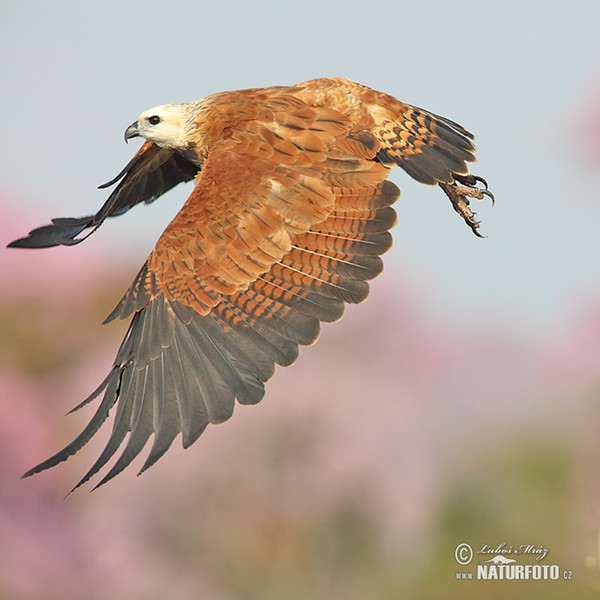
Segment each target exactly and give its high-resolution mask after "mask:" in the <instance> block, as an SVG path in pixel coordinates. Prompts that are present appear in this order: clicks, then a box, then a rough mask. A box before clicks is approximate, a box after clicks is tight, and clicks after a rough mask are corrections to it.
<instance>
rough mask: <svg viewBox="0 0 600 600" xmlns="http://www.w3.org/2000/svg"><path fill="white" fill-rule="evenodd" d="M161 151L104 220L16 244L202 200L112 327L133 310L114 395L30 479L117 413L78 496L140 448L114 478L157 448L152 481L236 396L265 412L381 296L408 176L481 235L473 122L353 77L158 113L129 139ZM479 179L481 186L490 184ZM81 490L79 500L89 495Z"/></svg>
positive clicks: (98, 217) (122, 181)
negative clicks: (328, 334)
mask: <svg viewBox="0 0 600 600" xmlns="http://www.w3.org/2000/svg"><path fill="white" fill-rule="evenodd" d="M134 137H142V138H144V139H145V140H146V141H145V143H144V144H143V145H142V147H141V148H140V150H139V151H138V152H137V154H136V155H135V156H134V157H133V159H132V160H131V161H130V162H129V163H128V164H127V165H126V166H125V168H124V169H123V170H122V171H121V173H119V174H118V175H117V177H115V178H114V179H113V180H112V181H109V182H108V183H106V184H104V185H103V186H101V187H102V188H106V187H109V186H113V185H115V184H118V185H116V187H115V189H114V190H113V192H112V193H111V194H110V196H109V197H108V200H107V201H106V202H105V204H104V205H103V206H102V207H101V208H100V210H99V211H98V212H97V213H96V214H95V215H93V216H87V217H83V218H60V219H53V220H52V224H50V225H46V226H43V227H40V228H38V229H34V230H33V231H31V232H30V233H29V235H28V236H27V237H24V238H21V239H18V240H16V241H14V242H12V243H11V244H10V246H11V247H18V248H45V247H50V246H56V245H74V244H78V243H79V242H81V241H82V240H84V239H85V238H86V237H88V236H89V235H90V234H91V233H93V232H94V231H96V229H98V227H100V225H101V224H102V223H103V222H104V221H105V220H106V218H107V217H114V216H117V215H121V214H123V213H125V212H126V211H128V210H129V209H130V208H131V207H133V206H134V205H136V204H139V203H141V202H144V203H149V202H152V201H153V200H155V199H156V198H158V197H159V196H161V195H162V194H164V193H165V192H167V191H168V190H170V189H171V188H173V187H174V186H176V185H177V184H179V183H181V182H186V181H191V180H192V179H193V180H194V187H193V189H192V192H191V194H190V196H189V198H188V200H187V201H186V202H185V204H184V205H183V207H182V208H181V210H180V211H179V213H178V214H177V215H176V216H175V218H174V219H173V221H171V223H170V224H169V225H168V226H167V228H166V229H165V231H164V233H163V234H162V235H161V236H160V238H159V239H158V242H157V243H156V246H155V247H154V249H153V250H152V252H151V253H150V255H149V257H148V259H147V261H146V262H145V264H144V265H143V266H142V268H141V270H140V272H139V273H138V275H137V277H136V278H135V279H134V281H133V283H132V285H131V286H130V287H129V289H128V290H127V291H126V292H125V295H124V296H123V297H122V299H121V301H120V302H119V303H118V304H117V306H116V308H115V309H114V310H113V311H112V313H111V314H110V315H109V316H108V318H107V319H106V321H105V322H108V321H112V320H113V319H117V318H119V319H127V318H130V317H132V319H131V324H130V326H129V329H128V331H127V334H126V335H125V339H124V340H123V343H122V344H121V346H120V348H119V350H118V352H117V356H116V358H115V361H114V364H113V366H112V368H111V370H110V372H109V374H108V376H107V377H106V379H105V380H104V381H103V382H102V383H101V384H100V385H99V386H98V387H97V388H96V390H95V391H94V392H92V394H91V395H90V396H89V397H88V398H86V399H85V400H84V401H83V402H81V404H79V405H78V406H77V407H76V408H75V409H73V410H77V409H78V408H81V407H82V406H84V405H86V404H88V403H90V402H92V401H93V400H95V399H97V398H98V397H100V396H102V399H101V400H100V401H99V406H98V408H97V410H96V412H95V414H94V415H93V417H92V418H91V420H90V422H89V424H88V425H87V426H86V427H85V428H84V430H83V431H82V432H81V434H79V435H78V436H77V437H76V439H75V440H73V442H71V443H70V444H69V445H68V446H66V447H65V448H64V449H63V450H61V451H60V452H58V453H57V454H55V455H54V456H52V457H51V458H49V459H48V460H46V461H44V462H42V463H41V464H39V465H37V466H36V467H34V468H32V469H31V470H30V471H28V472H27V473H25V475H24V477H27V476H29V475H32V474H34V473H38V472H40V471H43V470H45V469H48V468H50V467H53V466H55V465H56V464H58V463H60V462H61V461H64V460H66V459H67V458H68V457H69V456H71V455H73V454H74V453H76V452H77V451H78V450H80V449H81V448H82V446H84V445H85V444H86V443H87V442H88V441H89V440H90V439H91V438H92V436H94V435H95V434H96V432H97V431H98V430H99V429H100V427H101V425H102V424H103V422H104V421H105V420H106V419H107V417H108V415H109V413H110V411H111V409H113V408H114V407H115V405H116V411H115V416H114V421H113V425H112V434H111V435H110V438H109V440H108V442H107V444H106V447H105V448H104V450H103V452H102V453H101V455H100V456H99V458H98V459H97V461H96V462H95V463H94V464H93V466H92V467H91V468H90V469H89V471H88V472H87V473H86V474H85V475H84V477H83V478H82V479H81V481H79V483H78V484H77V485H76V486H75V488H77V487H79V486H80V485H81V484H83V483H84V482H86V481H88V480H89V479H90V478H91V477H92V476H94V475H95V474H96V473H97V472H98V471H99V470H100V469H101V468H102V467H103V466H105V465H106V463H107V462H108V461H109V460H110V459H111V458H112V457H113V456H114V455H115V453H117V451H118V450H119V448H120V447H121V446H122V444H123V442H124V441H125V438H126V437H127V441H126V443H125V446H124V448H123V450H122V452H121V453H120V455H119V457H118V458H117V459H116V462H115V463H114V465H113V466H112V468H111V469H110V470H109V472H108V473H107V474H106V475H105V477H104V478H103V479H102V480H101V481H100V483H99V484H98V486H99V485H102V484H103V483H105V482H107V481H109V480H110V479H111V478H113V477H114V476H115V475H117V474H118V473H120V472H121V471H122V470H123V469H125V468H126V467H127V466H128V465H129V464H130V463H131V461H132V460H133V459H134V458H135V457H136V456H137V455H138V454H139V453H140V452H141V450H142V449H143V447H144V446H145V445H146V443H147V441H148V440H149V438H150V437H151V436H153V443H152V446H151V448H150V451H149V454H148V456H147V459H146V461H145V463H144V464H143V466H142V468H141V470H140V473H141V472H143V471H144V470H145V469H147V468H148V467H150V466H151V465H152V464H153V463H155V462H156V461H157V460H158V459H159V458H160V457H161V456H162V455H163V454H164V453H165V452H166V450H167V449H168V448H169V447H170V445H171V443H172V442H173V440H174V439H175V437H177V436H178V435H179V434H181V436H182V442H183V446H184V447H185V448H187V447H188V446H190V445H191V444H192V443H194V442H195V441H196V439H197V438H198V436H200V434H201V433H202V432H203V431H204V429H205V428H206V426H207V425H208V424H209V423H221V422H223V421H226V420H227V419H229V417H230V416H231V415H232V412H233V409H234V404H235V400H236V399H237V401H238V402H240V403H241V404H256V403H257V402H259V401H260V400H261V399H262V397H263V395H264V393H265V388H264V382H266V381H267V380H268V379H269V378H270V377H271V376H272V375H273V371H274V368H275V364H278V365H284V366H286V365H291V364H292V363H293V362H294V361H295V359H296V357H297V356H298V346H299V345H308V344H312V343H314V342H315V341H316V339H317V336H318V334H319V328H320V323H321V322H332V321H337V320H338V319H340V317H341V316H342V313H343V311H344V304H345V303H358V302H362V301H363V300H365V298H366V297H367V294H368V291H369V286H368V283H367V281H368V280H370V279H372V278H374V277H376V276H377V275H379V273H380V272H381V271H382V260H381V258H380V255H382V254H383V253H384V252H386V251H387V250H388V249H389V248H390V246H391V235H390V233H389V230H390V229H391V228H392V227H393V225H394V224H395V223H396V213H395V211H394V209H393V208H392V207H391V205H392V204H393V203H394V202H395V201H396V200H397V199H398V197H399V195H400V191H399V189H398V188H397V187H396V186H395V185H394V184H393V183H391V182H390V181H388V180H387V178H388V175H389V174H390V170H391V168H392V167H394V166H399V167H401V168H402V169H404V171H406V172H407V173H408V174H409V175H410V176H412V177H413V178H414V179H416V180H417V181H420V182H421V183H424V184H428V185H438V186H439V187H441V188H442V190H443V191H444V192H445V194H446V195H447V196H448V198H449V199H450V201H451V203H452V206H453V207H454V209H455V210H456V211H457V212H458V213H459V214H460V215H461V216H462V217H463V219H464V220H465V222H466V223H467V225H468V226H469V227H470V228H471V230H472V231H473V232H474V233H475V234H476V235H479V232H478V227H479V223H478V222H477V221H476V220H475V217H474V213H473V212H472V211H471V209H470V207H469V198H479V199H481V198H483V197H484V196H488V197H490V198H491V199H492V200H493V196H492V194H491V193H490V192H489V191H487V184H486V183H485V180H483V179H482V178H480V177H476V176H474V175H471V174H469V168H468V165H467V163H469V162H472V161H474V160H475V157H474V152H475V146H474V145H473V143H472V141H471V140H472V139H473V135H472V134H471V133H469V132H468V131H467V130H466V129H464V128H463V127H461V126H460V125H459V124H457V123H455V122H453V121H450V120H449V119H446V118H444V117H440V116H438V115H435V114H433V113H431V112H428V111H425V110H422V109H420V108H417V107H415V106H411V105H409V104H405V103H403V102H400V101H399V100H396V99H395V98H393V97H392V96H389V95H388V94H385V93H382V92H378V91H375V90H373V89H370V88H368V87H366V86H363V85H360V84H358V83H354V82H352V81H349V80H348V79H343V78H324V79H315V80H311V81H307V82H304V83H299V84H297V85H294V86H291V87H283V86H278V87H267V88H254V89H247V90H241V91H232V92H224V93H218V94H213V95H211V96H208V97H206V98H203V99H201V100H196V101H193V102H189V103H184V104H168V105H164V106H158V107H156V108H152V109H150V110H147V111H145V112H143V113H142V114H141V115H140V117H139V118H138V119H137V121H135V122H134V123H133V124H132V125H131V126H130V127H128V128H127V130H126V131H125V139H126V140H129V139H131V138H134ZM479 184H481V186H480V185H479ZM75 488H73V489H75Z"/></svg>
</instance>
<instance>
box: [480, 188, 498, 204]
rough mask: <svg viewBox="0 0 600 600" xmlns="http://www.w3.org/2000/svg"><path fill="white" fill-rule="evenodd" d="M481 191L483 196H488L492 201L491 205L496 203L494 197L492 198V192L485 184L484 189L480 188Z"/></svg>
mask: <svg viewBox="0 0 600 600" xmlns="http://www.w3.org/2000/svg"><path fill="white" fill-rule="evenodd" d="M481 193H482V194H483V195H484V196H487V197H488V198H489V199H490V200H491V202H492V206H494V204H496V198H494V194H492V192H490V191H489V190H488V189H487V186H486V188H485V190H481Z"/></svg>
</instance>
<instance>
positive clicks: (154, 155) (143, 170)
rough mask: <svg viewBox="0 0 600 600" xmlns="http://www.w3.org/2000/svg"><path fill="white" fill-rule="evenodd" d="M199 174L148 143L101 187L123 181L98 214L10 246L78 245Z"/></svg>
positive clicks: (59, 223)
mask: <svg viewBox="0 0 600 600" xmlns="http://www.w3.org/2000/svg"><path fill="white" fill-rule="evenodd" d="M197 172H198V167H197V166H196V165H194V164H193V163H191V162H190V161H188V160H186V159H185V158H183V157H182V156H181V155H179V154H176V153H175V152H173V151H172V150H166V149H164V148H160V147H158V146H157V145H156V144H154V143H152V142H146V143H145V144H144V145H143V146H142V147H141V148H140V150H139V152H138V153H137V154H136V155H135V156H134V157H133V158H132V159H131V161H129V163H128V164H127V166H126V167H125V168H124V169H123V170H122V171H121V172H120V173H119V175H117V177H115V178H114V179H112V180H111V181H109V182H108V183H105V184H104V185H102V186H100V187H101V188H106V187H109V186H111V185H114V184H115V183H117V182H118V181H120V183H119V185H118V186H117V187H116V188H115V189H114V191H113V192H112V193H111V195H110V196H109V197H108V199H107V200H106V202H105V203H104V204H103V205H102V207H101V208H100V210H99V211H98V212H97V213H96V214H95V215H89V216H87V217H77V218H57V219H52V224H51V225H43V226H42V227H38V228H37V229H34V230H33V231H31V232H30V233H29V234H28V235H27V236H26V237H23V238H20V239H18V240H15V241H14V242H12V243H11V244H9V247H12V248H49V247H51V246H58V245H63V246H72V245H75V244H78V243H80V242H82V241H83V240H84V239H86V238H87V237H88V236H89V235H91V234H92V233H93V232H94V231H95V230H96V229H98V227H100V225H101V224H102V223H103V222H104V220H105V219H106V218H107V217H115V216H118V215H122V214H123V213H125V212H127V211H128V210H129V209H130V208H131V207H132V206H134V205H135V204H138V203H140V202H152V201H153V200H155V199H156V198H158V197H159V196H160V195H162V194H164V193H165V192H167V191H168V190H170V189H171V188H172V187H174V186H176V185H177V184H178V183H181V182H184V181H189V180H191V179H193V178H194V176H195V175H196V173H197ZM86 229H89V230H90V231H88V232H87V233H86V235H84V236H82V237H77V236H79V235H80V234H81V233H82V232H84V231H85V230H86Z"/></svg>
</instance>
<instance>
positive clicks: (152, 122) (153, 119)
mask: <svg viewBox="0 0 600 600" xmlns="http://www.w3.org/2000/svg"><path fill="white" fill-rule="evenodd" d="M148 123H150V125H158V124H159V123H160V117H159V116H157V115H153V116H152V117H150V118H149V119H148Z"/></svg>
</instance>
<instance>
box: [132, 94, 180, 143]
mask: <svg viewBox="0 0 600 600" xmlns="http://www.w3.org/2000/svg"><path fill="white" fill-rule="evenodd" d="M187 117H188V115H187V113H186V110H185V105H184V104H164V105H162V106H156V107H154V108H151V109H149V110H146V111H144V112H143V113H142V114H141V115H140V116H139V117H138V120H137V121H136V122H135V123H132V124H131V125H130V126H129V127H128V128H127V130H126V131H125V141H127V140H129V139H131V138H133V137H138V136H140V137H143V138H145V139H147V140H150V141H151V142H154V143H156V144H157V145H158V146H161V147H163V148H183V147H185V146H186V145H187V141H186V129H187V127H186V124H187Z"/></svg>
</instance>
